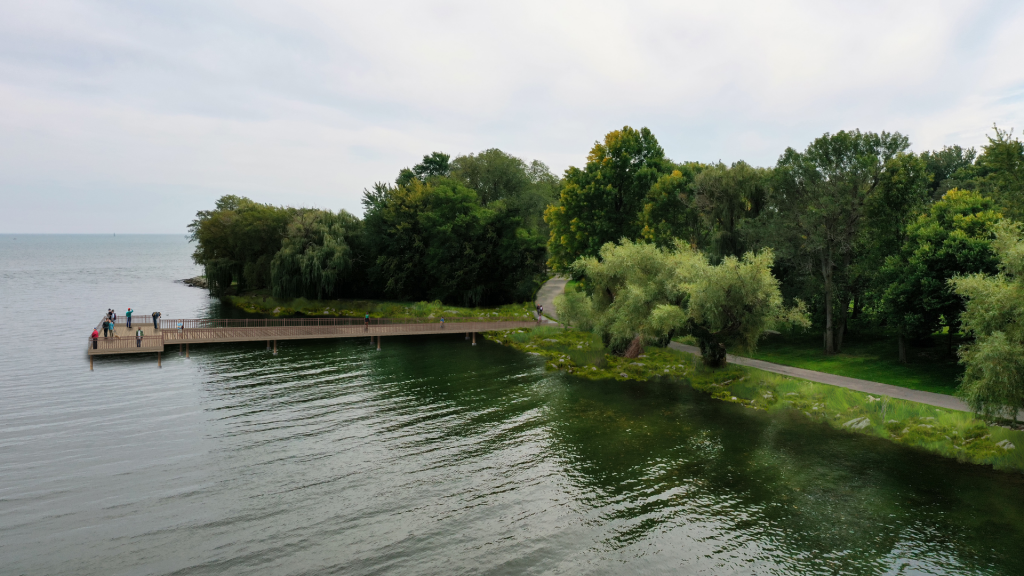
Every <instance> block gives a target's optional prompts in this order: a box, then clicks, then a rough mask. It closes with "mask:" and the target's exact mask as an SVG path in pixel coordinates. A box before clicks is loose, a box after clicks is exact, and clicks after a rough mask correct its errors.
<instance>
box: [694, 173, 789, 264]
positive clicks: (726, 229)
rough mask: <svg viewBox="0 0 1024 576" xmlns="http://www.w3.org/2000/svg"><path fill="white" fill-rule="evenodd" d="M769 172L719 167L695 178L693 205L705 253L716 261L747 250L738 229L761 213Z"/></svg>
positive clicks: (765, 197)
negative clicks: (702, 231) (703, 234)
mask: <svg viewBox="0 0 1024 576" xmlns="http://www.w3.org/2000/svg"><path fill="white" fill-rule="evenodd" d="M770 175H771V171H770V170H767V169H765V168H754V167H752V166H751V165H750V164H747V163H746V162H743V161H742V160H741V161H739V162H734V163H733V165H732V166H726V165H725V164H722V163H718V164H715V165H713V166H709V167H708V168H707V169H706V170H704V171H702V172H700V173H699V174H697V176H696V178H695V179H694V182H693V185H692V188H693V191H694V200H693V204H694V207H695V208H696V210H697V211H698V212H699V213H700V215H701V219H702V221H703V222H704V227H705V229H706V230H707V237H708V240H707V241H708V246H707V251H708V252H709V253H710V254H711V255H712V256H713V257H715V258H716V259H721V258H723V257H725V256H739V255H740V254H742V253H743V252H744V251H745V249H746V242H745V241H744V239H743V238H742V235H741V231H740V228H741V226H742V224H743V223H744V222H745V221H747V220H751V219H753V218H756V217H757V216H758V214H760V213H761V210H762V209H764V206H765V201H766V199H767V190H768V182H769V177H770Z"/></svg>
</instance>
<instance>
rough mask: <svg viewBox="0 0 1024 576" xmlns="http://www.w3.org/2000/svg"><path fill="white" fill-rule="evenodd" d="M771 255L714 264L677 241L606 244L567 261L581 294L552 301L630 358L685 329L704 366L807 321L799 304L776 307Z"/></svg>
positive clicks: (565, 314)
mask: <svg viewBox="0 0 1024 576" xmlns="http://www.w3.org/2000/svg"><path fill="white" fill-rule="evenodd" d="M772 260H773V258H772V253H771V251H770V250H763V251H761V252H760V253H758V254H754V253H747V254H744V255H743V258H742V259H738V258H736V257H733V256H729V257H726V258H725V259H724V260H723V261H722V263H721V264H719V265H717V266H714V265H712V264H710V263H709V262H708V259H707V257H705V256H704V255H703V254H701V253H700V252H698V251H696V250H694V249H693V248H691V247H689V246H687V245H686V244H685V243H683V242H679V243H677V244H676V245H675V247H674V248H672V249H668V248H659V247H657V246H655V245H653V244H647V243H634V242H631V241H628V240H625V241H623V242H622V243H621V244H619V245H616V244H612V243H608V244H606V245H605V246H604V247H602V248H601V251H600V259H598V258H592V257H583V258H580V259H579V260H577V261H576V262H575V263H574V264H573V272H574V274H576V275H578V276H581V277H583V278H585V281H586V286H587V288H588V290H587V293H580V292H570V293H566V294H565V295H563V296H561V297H559V298H558V299H557V300H556V301H555V306H556V308H558V312H559V315H560V316H562V317H564V318H565V319H566V321H568V322H570V323H572V324H574V325H576V326H578V327H580V328H582V329H590V330H594V331H596V332H597V333H598V334H600V335H601V337H602V340H603V341H604V342H605V344H606V345H607V346H608V347H609V349H610V350H611V351H612V352H615V353H620V354H622V353H625V354H626V355H627V356H636V355H637V354H639V352H640V351H641V350H642V347H643V345H644V344H656V345H666V344H667V343H668V341H669V340H670V339H671V338H672V336H673V335H674V334H679V333H687V334H691V335H693V336H695V337H696V338H697V341H698V342H699V344H700V348H701V355H702V357H703V359H704V362H705V364H707V365H709V366H721V365H723V364H724V363H725V358H726V348H727V346H729V345H735V344H738V345H741V346H744V347H746V348H748V349H752V348H754V347H755V346H756V344H757V340H758V338H759V337H760V336H761V334H762V333H763V332H764V330H766V329H768V328H772V327H774V326H776V325H777V324H779V323H782V322H793V323H796V324H799V325H805V326H806V325H809V320H808V319H807V314H806V311H805V310H804V308H803V305H802V304H801V303H797V305H796V306H795V307H794V308H791V309H787V308H785V307H784V306H783V305H782V296H781V294H780V292H779V285H778V281H777V280H776V279H775V277H774V276H772V273H771V266H772Z"/></svg>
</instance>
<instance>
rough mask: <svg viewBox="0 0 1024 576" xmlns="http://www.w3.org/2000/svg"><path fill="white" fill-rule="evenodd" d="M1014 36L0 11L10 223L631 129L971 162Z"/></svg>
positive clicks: (2, 170) (780, 9) (182, 211)
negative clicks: (880, 137) (890, 136)
mask: <svg viewBox="0 0 1024 576" xmlns="http://www.w3.org/2000/svg"><path fill="white" fill-rule="evenodd" d="M1022 33H1024V2H1020V1H1014V2H985V1H981V0H972V1H964V2H942V1H935V0H931V1H928V2H871V1H864V0H861V1H858V2H824V1H822V0H814V1H806V2H801V1H788V2H787V1H779V2H754V1H751V2H723V1H708V0H702V1H700V2H684V1H676V2H641V1H638V0H631V1H628V2H599V1H594V0H591V1H587V2H582V1H581V2H558V1H554V0H547V1H544V2H501V3H497V2H481V1H479V0H477V1H475V2H386V1H381V0H378V1H375V2H368V1H361V2H328V1H321V2H317V1H291V2H288V3H284V2H263V1H260V0H244V1H241V0H240V1H238V2H216V1H213V0H202V1H189V0H174V1H166V2H163V1H154V0H147V1H145V2H127V1H125V2H93V1H89V0H76V1H71V2H63V1H52V0H33V1H30V2H16V1H7V0H0V197H2V206H0V232H12V233H31V232H106V233H109V232H117V233H132V232H151V233H157V232H159V233H182V234H183V233H184V232H185V227H186V225H187V224H188V222H189V221H191V219H192V217H193V216H194V214H195V212H196V211H197V210H202V209H206V208H210V207H212V205H213V202H214V200H215V199H216V198H217V197H219V196H220V195H222V194H239V195H245V196H249V197H250V198H253V199H254V200H257V201H261V202H270V203H274V204H288V205H294V206H318V207H321V208H330V209H333V210H337V209H340V208H344V209H346V210H349V211H351V212H353V213H356V214H360V213H361V208H360V204H359V199H360V197H361V194H362V190H363V188H365V187H368V186H370V185H371V184H372V183H373V182H375V181H385V180H386V181H392V180H394V178H395V176H396V175H397V172H398V170H399V169H401V168H402V167H404V166H411V165H413V164H415V163H416V162H417V161H419V159H420V158H421V157H422V156H423V155H424V154H426V153H429V152H431V151H434V150H440V151H443V152H447V153H449V154H452V155H453V156H455V155H458V154H465V153H469V152H478V151H480V150H483V149H486V148H492V147H497V148H501V149H502V150H504V151H506V152H509V153H512V154H515V155H517V156H520V157H522V158H524V159H526V160H527V161H529V160H533V159H539V160H542V161H543V162H545V163H547V164H548V165H549V166H550V167H551V168H552V170H553V171H554V172H555V173H558V174H560V173H561V172H562V171H563V170H564V169H565V168H566V167H568V166H570V165H581V164H582V163H583V162H584V159H585V156H586V154H587V151H588V150H589V149H590V147H591V146H592V145H593V143H594V141H595V140H598V139H600V138H602V137H603V135H604V134H605V133H606V132H608V131H610V130H614V129H617V128H621V127H622V126H623V125H630V126H634V127H637V128H639V127H641V126H647V127H649V128H651V130H653V131H654V134H655V135H656V136H657V138H658V140H659V141H660V142H661V144H662V146H663V147H664V148H665V151H666V152H667V154H668V156H669V157H670V158H672V159H674V160H678V161H682V160H700V161H704V162H711V161H718V160H722V161H724V162H733V161H736V160H740V159H743V160H746V161H748V162H750V163H752V164H755V165H772V164H774V163H775V161H776V159H777V158H778V156H779V154H780V153H781V152H782V151H783V150H784V149H785V148H786V147H787V146H793V147H795V148H798V149H803V148H804V147H806V145H807V144H808V143H809V142H810V141H811V140H812V139H813V138H815V137H817V136H820V135H821V134H822V133H824V132H835V131H838V130H843V129H853V128H860V129H861V130H871V131H881V130H888V131H900V132H903V133H904V134H907V135H908V136H910V139H911V142H912V145H913V148H914V149H915V150H918V151H920V150H926V149H935V148H941V147H942V146H943V145H948V144H961V145H965V146H980V145H981V144H984V143H985V141H986V140H985V135H986V134H987V133H991V126H992V124H993V123H998V124H999V125H1000V127H1004V128H1011V127H1012V128H1017V129H1018V132H1019V129H1020V128H1022V127H1024V48H1022V46H1024V43H1022V41H1021V38H1022ZM1015 133H1017V132H1015Z"/></svg>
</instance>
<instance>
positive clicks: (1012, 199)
mask: <svg viewBox="0 0 1024 576" xmlns="http://www.w3.org/2000/svg"><path fill="white" fill-rule="evenodd" d="M992 129H993V130H994V131H995V133H996V135H995V138H993V137H991V136H990V137H989V138H988V144H987V145H985V146H984V147H982V153H981V156H979V157H978V163H977V164H978V165H977V171H978V174H979V175H980V178H979V182H978V185H979V186H980V189H981V191H982V192H984V193H985V194H987V195H989V196H991V197H992V198H994V199H995V200H996V202H997V203H998V204H999V206H1000V207H1001V208H1002V211H1003V212H1004V213H1005V214H1006V215H1007V216H1009V217H1011V218H1013V219H1014V220H1018V221H1020V220H1024V142H1021V141H1020V140H1019V139H1018V138H1014V137H1013V131H1012V130H1010V131H1007V130H1000V129H999V127H998V126H993V127H992Z"/></svg>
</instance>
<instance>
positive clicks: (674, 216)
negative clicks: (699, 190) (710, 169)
mask: <svg viewBox="0 0 1024 576" xmlns="http://www.w3.org/2000/svg"><path fill="white" fill-rule="evenodd" d="M703 169H704V165H703V164H699V163H697V162H689V163H686V164H683V165H682V166H678V167H677V168H676V169H675V170H673V171H672V173H671V174H665V175H664V176H662V177H661V178H659V179H658V181H657V182H655V183H654V185H653V186H651V189H650V191H648V192H647V198H646V199H645V200H644V207H643V213H642V215H641V222H642V224H643V228H642V230H641V231H640V236H641V237H642V238H643V239H644V240H646V241H648V242H653V243H655V244H657V245H658V246H671V245H672V244H673V243H675V241H676V240H677V239H683V240H685V241H686V242H689V243H690V245H691V246H703V245H704V237H705V231H704V227H703V225H702V222H701V217H700V213H699V212H698V211H697V209H696V208H694V206H693V192H692V191H691V190H690V187H691V186H692V185H693V179H694V177H696V175H697V174H699V173H700V171H701V170H703Z"/></svg>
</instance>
